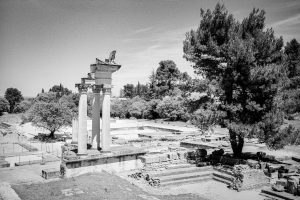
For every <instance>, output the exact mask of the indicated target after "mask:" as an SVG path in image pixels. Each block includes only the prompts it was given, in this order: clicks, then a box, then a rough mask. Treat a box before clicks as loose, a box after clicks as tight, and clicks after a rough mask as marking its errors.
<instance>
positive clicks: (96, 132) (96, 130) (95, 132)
mask: <svg viewBox="0 0 300 200" xmlns="http://www.w3.org/2000/svg"><path fill="white" fill-rule="evenodd" d="M92 89H93V93H94V100H93V110H92V145H93V146H92V147H93V148H95V149H98V150H99V149H100V109H101V100H100V98H101V96H100V91H101V86H100V85H93V88H92ZM95 137H96V143H95V142H94V139H95Z"/></svg>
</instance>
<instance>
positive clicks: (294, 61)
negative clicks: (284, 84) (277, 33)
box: [284, 39, 300, 86]
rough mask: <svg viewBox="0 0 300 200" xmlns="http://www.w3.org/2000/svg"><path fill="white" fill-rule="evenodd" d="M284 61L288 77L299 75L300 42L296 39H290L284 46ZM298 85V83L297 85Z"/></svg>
mask: <svg viewBox="0 0 300 200" xmlns="http://www.w3.org/2000/svg"><path fill="white" fill-rule="evenodd" d="M284 53H285V55H286V63H287V69H288V77H289V78H294V77H296V76H300V44H299V42H298V41H297V40H296V39H292V40H291V41H290V42H288V43H287V44H286V46H285V49H284ZM298 86H299V85H298Z"/></svg>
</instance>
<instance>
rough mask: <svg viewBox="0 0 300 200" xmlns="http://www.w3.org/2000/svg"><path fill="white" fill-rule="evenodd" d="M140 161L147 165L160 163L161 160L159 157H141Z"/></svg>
mask: <svg viewBox="0 0 300 200" xmlns="http://www.w3.org/2000/svg"><path fill="white" fill-rule="evenodd" d="M139 159H140V160H141V161H142V162H143V163H145V164H151V163H158V162H159V160H160V159H159V156H157V155H148V156H139Z"/></svg>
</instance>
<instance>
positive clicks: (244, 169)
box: [230, 165, 270, 191]
mask: <svg viewBox="0 0 300 200" xmlns="http://www.w3.org/2000/svg"><path fill="white" fill-rule="evenodd" d="M233 176H234V180H233V182H232V184H231V185H230V187H231V188H232V189H235V190H238V191H241V190H250V189H254V188H258V187H261V186H264V185H268V184H269V183H270V180H269V178H268V177H266V176H265V174H264V172H263V171H262V170H259V169H254V168H251V167H250V166H249V165H235V166H234V167H233Z"/></svg>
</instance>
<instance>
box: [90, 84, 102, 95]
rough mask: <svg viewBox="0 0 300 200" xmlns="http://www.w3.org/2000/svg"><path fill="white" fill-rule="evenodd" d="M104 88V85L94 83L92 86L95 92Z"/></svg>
mask: <svg viewBox="0 0 300 200" xmlns="http://www.w3.org/2000/svg"><path fill="white" fill-rule="evenodd" d="M102 88H103V85H93V86H92V90H93V93H100V91H101V89H102Z"/></svg>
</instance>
